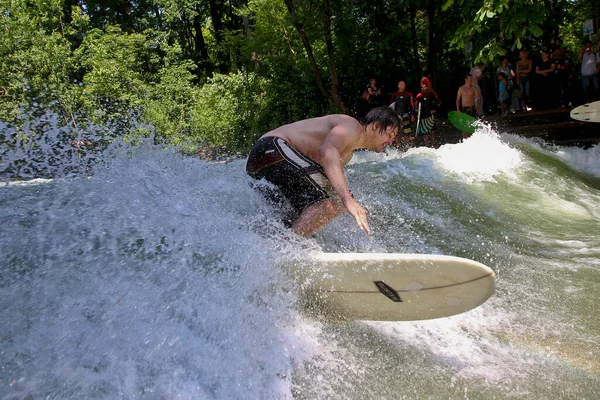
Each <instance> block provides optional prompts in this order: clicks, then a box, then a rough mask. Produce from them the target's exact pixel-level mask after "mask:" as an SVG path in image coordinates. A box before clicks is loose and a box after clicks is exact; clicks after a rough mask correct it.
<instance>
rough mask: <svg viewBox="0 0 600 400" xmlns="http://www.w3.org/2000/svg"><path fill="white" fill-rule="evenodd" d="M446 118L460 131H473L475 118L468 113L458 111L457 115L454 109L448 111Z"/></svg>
mask: <svg viewBox="0 0 600 400" xmlns="http://www.w3.org/2000/svg"><path fill="white" fill-rule="evenodd" d="M448 120H449V121H450V123H451V124H452V125H454V126H455V127H456V128H457V129H460V130H461V131H462V132H467V133H473V132H475V126H476V125H475V123H476V122H477V120H476V119H475V118H473V117H471V116H470V115H467V114H465V113H460V115H459V114H458V113H457V112H456V111H450V112H449V113H448Z"/></svg>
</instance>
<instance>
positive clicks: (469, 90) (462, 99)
mask: <svg viewBox="0 0 600 400" xmlns="http://www.w3.org/2000/svg"><path fill="white" fill-rule="evenodd" d="M472 83H473V77H472V76H471V74H466V75H465V84H464V85H462V86H461V87H459V88H458V92H457V93H456V112H457V113H458V114H459V115H460V113H461V111H462V112H464V113H465V114H467V115H470V116H471V117H477V115H478V114H479V113H480V110H479V109H478V108H477V106H476V104H481V102H480V101H479V102H478V101H477V99H478V98H479V91H478V90H477V89H476V88H475V87H474V86H473V84H472ZM462 134H463V138H467V137H468V136H469V133H468V132H463V133H462Z"/></svg>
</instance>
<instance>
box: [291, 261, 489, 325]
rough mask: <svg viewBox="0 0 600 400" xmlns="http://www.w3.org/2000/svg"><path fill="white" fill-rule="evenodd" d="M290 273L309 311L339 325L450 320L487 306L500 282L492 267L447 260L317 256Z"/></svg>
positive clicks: (294, 266) (293, 263)
mask: <svg viewBox="0 0 600 400" xmlns="http://www.w3.org/2000/svg"><path fill="white" fill-rule="evenodd" d="M286 267H287V268H288V271H289V273H290V275H291V276H292V277H293V278H294V279H295V280H296V281H297V282H298V283H299V285H300V288H301V290H300V292H301V294H302V303H303V306H304V308H305V309H306V310H307V311H309V312H310V313H314V314H317V315H320V316H324V317H326V318H327V319H331V320H337V321H344V320H346V321H347V320H371V321H412V320H425V319H432V318H441V317H448V316H451V315H455V314H459V313H462V312H465V311H468V310H471V309H473V308H475V307H477V306H479V305H481V304H483V303H484V302H485V301H486V300H487V299H488V298H489V297H490V296H491V295H492V293H493V292H494V288H495V282H496V277H495V274H494V271H492V270H491V269H490V268H489V267H487V266H485V265H483V264H481V263H479V262H476V261H472V260H468V259H465V258H459V257H452V256H443V255H427V254H383V253H317V254H315V255H314V257H313V258H310V259H305V260H300V259H295V260H289V261H288V262H287V263H286Z"/></svg>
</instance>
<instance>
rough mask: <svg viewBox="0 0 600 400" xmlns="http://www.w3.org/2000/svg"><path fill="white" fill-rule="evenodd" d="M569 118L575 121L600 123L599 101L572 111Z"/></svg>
mask: <svg viewBox="0 0 600 400" xmlns="http://www.w3.org/2000/svg"><path fill="white" fill-rule="evenodd" d="M571 118H573V119H576V120H577V121H585V122H600V101H595V102H593V103H587V104H584V105H581V106H579V107H576V108H574V109H572V110H571Z"/></svg>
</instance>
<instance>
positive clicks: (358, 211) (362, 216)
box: [344, 197, 371, 235]
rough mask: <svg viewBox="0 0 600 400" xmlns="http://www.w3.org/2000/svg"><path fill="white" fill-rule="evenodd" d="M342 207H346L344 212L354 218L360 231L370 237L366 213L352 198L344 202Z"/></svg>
mask: <svg viewBox="0 0 600 400" xmlns="http://www.w3.org/2000/svg"><path fill="white" fill-rule="evenodd" d="M344 207H346V210H348V212H349V213H350V215H352V216H353V217H354V219H355V220H356V223H357V224H358V226H359V227H360V229H362V230H363V232H365V233H366V234H367V235H370V234H371V230H370V229H369V223H368V222H367V211H366V210H365V209H364V208H362V206H361V205H360V204H358V203H357V202H356V200H354V198H352V197H350V198H349V199H348V200H346V201H344Z"/></svg>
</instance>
